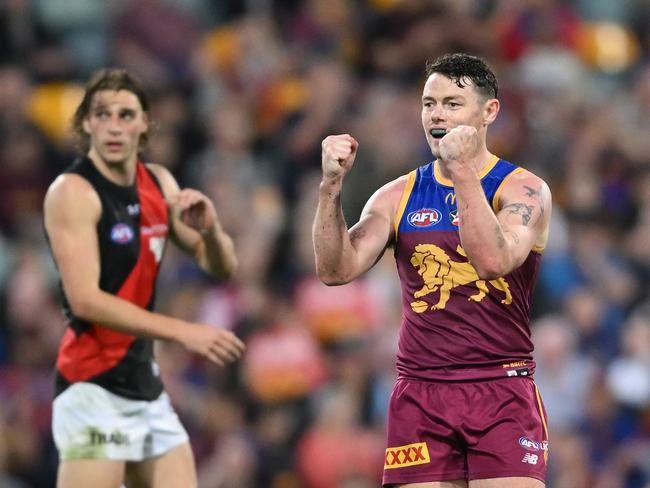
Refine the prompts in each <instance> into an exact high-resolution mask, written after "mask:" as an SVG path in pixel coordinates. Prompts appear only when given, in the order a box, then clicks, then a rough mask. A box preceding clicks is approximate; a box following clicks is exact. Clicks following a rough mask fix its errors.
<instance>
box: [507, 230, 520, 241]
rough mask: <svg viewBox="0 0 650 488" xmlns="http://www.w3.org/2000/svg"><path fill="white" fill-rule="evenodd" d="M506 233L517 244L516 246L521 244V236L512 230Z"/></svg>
mask: <svg viewBox="0 0 650 488" xmlns="http://www.w3.org/2000/svg"><path fill="white" fill-rule="evenodd" d="M506 232H507V233H508V234H510V235H511V236H512V240H513V241H514V242H515V244H519V234H517V233H516V232H513V231H511V230H507V231H506Z"/></svg>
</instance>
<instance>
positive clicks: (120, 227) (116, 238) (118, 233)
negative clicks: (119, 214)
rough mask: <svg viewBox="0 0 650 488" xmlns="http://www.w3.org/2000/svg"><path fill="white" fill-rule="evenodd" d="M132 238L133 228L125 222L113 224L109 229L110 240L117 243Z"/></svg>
mask: <svg viewBox="0 0 650 488" xmlns="http://www.w3.org/2000/svg"><path fill="white" fill-rule="evenodd" d="M132 239H133V229H131V227H129V226H128V225H126V224H122V223H119V224H115V225H114V226H113V228H112V229H111V240H112V241H113V242H117V243H118V244H126V243H127V242H131V240H132Z"/></svg>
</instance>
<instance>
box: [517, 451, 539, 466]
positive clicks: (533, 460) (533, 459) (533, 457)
mask: <svg viewBox="0 0 650 488" xmlns="http://www.w3.org/2000/svg"><path fill="white" fill-rule="evenodd" d="M538 459H539V456H538V455H537V454H531V453H529V452H527V453H526V454H524V458H523V459H522V460H521V462H522V463H528V464H537V460H538Z"/></svg>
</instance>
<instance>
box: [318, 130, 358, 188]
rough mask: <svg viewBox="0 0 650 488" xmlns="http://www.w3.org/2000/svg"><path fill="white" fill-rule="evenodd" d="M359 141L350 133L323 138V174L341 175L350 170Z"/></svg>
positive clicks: (329, 175)
mask: <svg viewBox="0 0 650 488" xmlns="http://www.w3.org/2000/svg"><path fill="white" fill-rule="evenodd" d="M358 147H359V143H358V142H357V141H356V140H355V139H354V137H352V136H351V135H350V134H340V135H335V136H327V137H326V138H325V139H323V143H322V148H323V153H322V162H323V176H324V177H326V178H337V177H343V176H345V174H346V173H347V172H348V171H350V168H352V165H353V164H354V158H355V156H356V155H357V148H358Z"/></svg>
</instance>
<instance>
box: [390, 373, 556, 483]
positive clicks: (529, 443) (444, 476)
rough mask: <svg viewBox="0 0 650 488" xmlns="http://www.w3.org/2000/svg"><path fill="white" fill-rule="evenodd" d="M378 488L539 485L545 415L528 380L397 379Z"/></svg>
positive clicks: (542, 472)
mask: <svg viewBox="0 0 650 488" xmlns="http://www.w3.org/2000/svg"><path fill="white" fill-rule="evenodd" d="M387 445H388V448H387V449H386V458H385V464H384V479H383V483H384V486H386V485H391V484H393V483H418V482H425V481H445V480H459V479H466V480H474V479H485V478H500V477H509V476H525V477H530V478H536V479H538V480H541V481H544V478H545V475H546V460H547V457H548V433H547V427H546V413H545V411H544V406H543V404H542V399H541V397H540V395H539V392H538V390H537V386H536V385H535V383H534V381H533V380H532V379H531V378H530V377H513V378H503V379H498V380H489V381H476V382H471V383H469V382H465V383H454V382H427V381H414V380H408V379H398V380H397V383H396V384H395V388H393V393H392V394H391V398H390V405H389V410H388V442H387Z"/></svg>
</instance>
